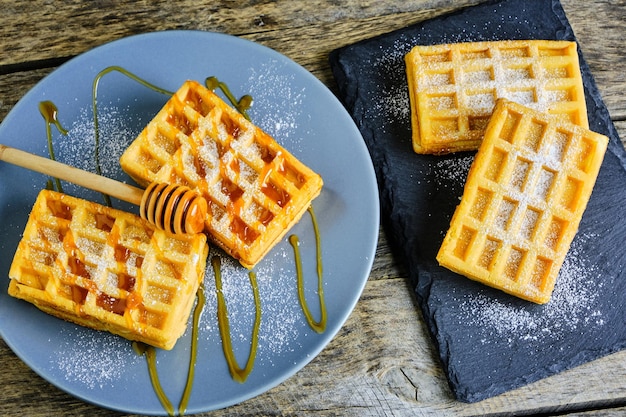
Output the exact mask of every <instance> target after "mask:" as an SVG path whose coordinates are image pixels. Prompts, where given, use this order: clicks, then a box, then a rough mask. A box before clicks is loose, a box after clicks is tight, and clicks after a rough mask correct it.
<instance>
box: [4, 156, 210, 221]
mask: <svg viewBox="0 0 626 417" xmlns="http://www.w3.org/2000/svg"><path fill="white" fill-rule="evenodd" d="M0 161H5V162H8V163H10V164H13V165H17V166H20V167H23V168H27V169H30V170H32V171H36V172H39V173H42V174H46V175H50V176H52V177H56V178H59V179H61V180H64V181H68V182H71V183H73V184H76V185H80V186H82V187H85V188H89V189H90V190H94V191H98V192H101V193H103V194H108V195H110V196H112V197H115V198H118V199H120V200H123V201H127V202H129V203H132V204H135V205H137V206H140V207H141V209H140V211H141V217H142V218H144V219H147V220H148V221H150V222H151V223H153V224H154V225H155V226H157V227H158V228H160V229H163V230H166V231H168V232H171V233H199V232H201V231H202V230H203V229H204V219H205V217H206V213H207V204H206V201H205V200H204V198H202V197H200V196H199V195H197V194H196V193H194V192H193V191H191V190H189V189H188V188H187V187H182V186H168V187H167V189H168V192H161V193H158V194H155V193H150V196H152V197H151V198H144V196H146V197H147V196H148V192H149V191H150V190H151V189H153V188H154V187H153V185H152V184H151V185H150V186H149V187H148V189H147V190H146V192H145V193H144V190H142V189H141V188H137V187H134V186H132V185H128V184H124V183H123V182H119V181H116V180H113V179H111V178H107V177H103V176H101V175H97V174H94V173H91V172H88V171H83V170H81V169H78V168H74V167H72V166H69V165H66V164H63V163H61V162H57V161H53V160H52V159H48V158H44V157H41V156H38V155H34V154H31V153H28V152H25V151H22V150H19V149H15V148H12V147H10V146H6V145H2V144H0ZM165 188H166V187H162V189H161V191H163V189H165ZM173 190H178V191H177V193H176V194H172V193H173ZM172 197H176V198H172ZM142 202H144V205H146V209H144V207H143V206H142ZM148 203H149V204H148Z"/></svg>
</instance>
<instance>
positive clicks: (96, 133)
mask: <svg viewBox="0 0 626 417" xmlns="http://www.w3.org/2000/svg"><path fill="white" fill-rule="evenodd" d="M113 71H117V72H119V73H121V74H123V75H125V76H126V77H128V78H130V79H132V80H134V81H136V82H138V83H139V84H141V85H143V86H144V87H147V88H149V89H151V90H153V91H156V92H157V93H161V94H165V95H169V96H172V95H173V94H174V93H173V92H171V91H168V90H165V89H163V88H161V87H158V86H156V85H154V84H152V83H149V82H148V81H146V80H144V79H143V78H141V77H139V76H137V75H135V74H133V73H132V72H130V71H128V70H126V69H125V68H122V67H120V66H117V65H113V66H110V67H106V68H105V69H103V70H102V71H100V72H99V73H98V74H97V75H96V77H95V78H94V80H93V84H92V88H91V107H92V111H93V128H94V140H95V153H94V158H95V166H96V174H98V175H102V168H101V167H100V125H99V124H98V105H97V103H98V85H99V84H100V80H101V79H102V77H104V76H105V75H107V74H109V73H111V72H113ZM102 197H103V198H104V201H105V203H106V205H107V206H109V207H112V206H113V203H112V202H111V197H110V196H109V195H107V194H104V193H103V194H102Z"/></svg>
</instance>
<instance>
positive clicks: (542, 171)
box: [437, 99, 608, 304]
mask: <svg viewBox="0 0 626 417" xmlns="http://www.w3.org/2000/svg"><path fill="white" fill-rule="evenodd" d="M607 143H608V138H607V137H606V136H603V135H600V134H597V133H594V132H591V131H589V130H587V129H583V128H581V127H579V126H576V125H574V124H571V123H569V122H564V121H560V120H558V119H557V118H555V117H552V116H549V115H546V114H545V113H541V112H538V111H535V110H532V109H529V108H527V107H525V106H522V105H520V104H517V103H513V102H510V101H508V100H505V99H501V100H499V101H498V103H497V105H496V107H495V110H494V114H493V117H492V120H491V121H490V122H489V125H488V126H487V129H486V131H485V138H484V140H483V143H482V144H481V146H480V148H479V150H478V153H477V154H476V158H475V160H474V162H473V164H472V167H471V168H470V172H469V175H468V178H467V182H466V184H465V189H464V192H463V197H462V199H461V203H460V204H459V206H458V207H457V209H456V211H455V213H454V216H453V217H452V221H451V223H450V229H449V230H448V233H447V234H446V236H445V239H444V241H443V244H442V246H441V248H440V250H439V253H438V255H437V260H438V261H439V263H440V264H441V265H443V266H445V267H447V268H449V269H451V270H452V271H455V272H457V273H459V274H462V275H465V276H466V277H468V278H471V279H473V280H476V281H480V282H482V283H484V284H487V285H490V286H492V287H495V288H499V289H501V290H503V291H506V292H508V293H510V294H513V295H515V296H517V297H520V298H523V299H526V300H529V301H533V302H536V303H540V304H543V303H546V302H548V301H549V299H550V296H551V294H552V290H553V288H554V284H555V280H556V278H557V275H558V273H559V269H560V268H561V265H562V263H563V261H564V259H565V255H566V254H567V251H568V249H569V247H570V244H571V242H572V240H573V238H574V235H575V234H576V232H577V230H578V225H579V223H580V219H581V217H582V215H583V212H584V210H585V207H586V206H587V202H588V201H589V197H590V196H591V191H592V189H593V186H594V184H595V180H596V177H597V175H598V171H599V169H600V165H601V163H602V159H603V157H604V153H605V151H606V147H607Z"/></svg>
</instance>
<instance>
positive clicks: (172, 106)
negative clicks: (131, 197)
mask: <svg viewBox="0 0 626 417" xmlns="http://www.w3.org/2000/svg"><path fill="white" fill-rule="evenodd" d="M120 164H121V166H122V168H123V169H124V171H126V172H127V173H128V174H129V175H130V176H131V177H132V178H133V179H134V180H135V181H137V182H138V183H139V184H142V185H144V186H147V185H148V184H149V183H151V182H154V181H158V182H167V183H178V184H184V185H186V186H188V187H190V188H191V189H194V190H196V191H197V192H199V193H200V194H201V195H203V197H204V198H205V199H206V200H207V203H208V205H209V213H208V216H207V219H206V222H205V223H206V224H205V226H206V227H205V231H206V232H207V233H208V235H209V238H210V239H211V240H213V241H214V243H215V244H217V245H218V246H220V247H221V248H222V249H224V250H225V251H226V252H227V253H229V254H230V255H231V256H233V257H234V258H236V259H238V260H239V261H240V263H241V264H242V265H244V266H245V267H248V268H251V267H253V266H254V265H255V264H256V263H257V262H258V261H259V260H260V259H261V258H262V257H263V256H265V254H266V253H267V252H268V251H269V250H270V249H271V248H272V247H273V246H274V245H275V244H276V243H277V242H278V241H279V240H280V239H282V237H283V236H284V235H285V234H286V233H287V231H288V230H289V229H290V228H291V226H293V225H294V224H295V223H296V222H297V221H298V220H299V219H300V217H301V216H302V214H303V213H304V212H305V211H306V210H307V208H308V207H309V206H310V204H311V201H312V200H313V199H314V198H315V197H316V196H317V195H318V194H319V193H320V190H321V188H322V178H321V177H320V176H319V175H317V174H316V173H315V172H313V171H312V170H311V169H309V168H308V167H306V166H305V165H304V164H302V163H301V162H300V161H298V160H297V159H296V158H295V157H294V156H293V155H291V154H290V153H289V152H288V151H287V150H285V149H284V148H283V147H282V146H280V145H279V144H278V143H277V142H276V141H275V140H274V139H273V138H272V137H270V136H269V135H268V134H267V133H265V132H263V131H262V130H261V129H260V128H258V127H257V126H255V125H254V124H252V123H251V122H249V121H248V120H246V119H245V118H244V117H243V116H242V115H241V114H240V113H239V112H237V111H236V110H235V109H233V108H232V107H230V106H228V105H227V104H226V103H225V102H224V101H223V100H222V99H220V98H219V97H218V96H217V95H216V94H214V93H213V92H212V91H210V90H208V89H207V88H205V87H204V86H202V85H200V84H198V83H197V82H195V81H187V82H185V83H184V84H183V85H182V86H181V88H180V89H179V90H178V91H177V92H176V94H174V96H172V98H171V99H170V100H169V101H168V102H167V103H166V104H165V105H164V107H163V108H162V109H161V110H160V111H159V113H158V114H157V115H156V116H155V117H154V119H153V120H152V121H150V123H149V124H148V125H147V126H146V128H145V129H144V130H143V132H141V134H140V135H139V136H138V137H137V139H135V141H134V142H133V143H132V144H131V145H130V146H129V147H128V149H127V150H126V151H125V152H124V154H123V155H122V157H121V158H120Z"/></svg>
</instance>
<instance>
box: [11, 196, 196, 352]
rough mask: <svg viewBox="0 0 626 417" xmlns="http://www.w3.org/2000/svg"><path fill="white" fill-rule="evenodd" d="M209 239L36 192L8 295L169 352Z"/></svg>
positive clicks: (191, 297)
mask: <svg viewBox="0 0 626 417" xmlns="http://www.w3.org/2000/svg"><path fill="white" fill-rule="evenodd" d="M207 254H208V246H207V244H206V236H205V235H204V234H202V233H200V234H196V235H170V234H167V233H166V232H163V231H160V230H157V229H156V228H154V227H153V226H152V225H150V224H149V223H148V222H146V221H144V220H142V219H140V218H139V217H137V216H134V215H132V214H129V213H125V212H122V211H119V210H115V209H111V208H109V207H104V206H101V205H99V204H96V203H92V202H89V201H85V200H81V199H78V198H74V197H70V196H68V195H64V194H60V193H56V192H53V191H47V190H44V191H41V192H40V194H39V196H38V198H37V201H36V202H35V205H34V207H33V210H32V212H31V214H30V216H29V219H28V223H27V224H26V228H25V231H24V236H23V238H22V240H21V241H20V243H19V245H18V248H17V251H16V253H15V257H14V259H13V263H12V264H11V269H10V271H9V276H10V278H11V280H10V284H9V294H10V295H12V296H14V297H17V298H21V299H24V300H26V301H29V302H31V303H33V304H34V305H36V306H37V307H38V308H40V309H41V310H43V311H45V312H47V313H49V314H52V315H54V316H57V317H60V318H63V319H65V320H68V321H71V322H74V323H77V324H80V325H83V326H87V327H91V328H94V329H97V330H107V331H109V332H111V333H115V334H118V335H120V336H123V337H125V338H127V339H130V340H136V341H141V342H145V343H148V344H150V345H153V346H156V347H160V348H163V349H171V348H172V347H173V346H174V344H175V343H176V340H177V339H178V338H179V337H180V336H181V335H182V334H183V333H184V331H185V328H186V327H187V319H188V318H189V313H190V311H191V307H192V305H193V303H194V300H195V295H196V291H197V289H198V286H199V285H200V282H201V280H202V279H203V277H204V269H205V264H206V257H207Z"/></svg>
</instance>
